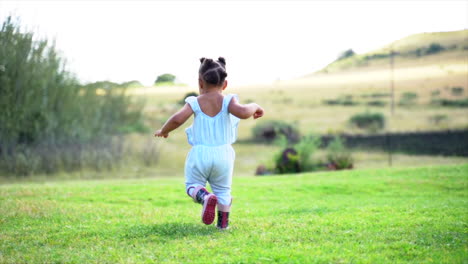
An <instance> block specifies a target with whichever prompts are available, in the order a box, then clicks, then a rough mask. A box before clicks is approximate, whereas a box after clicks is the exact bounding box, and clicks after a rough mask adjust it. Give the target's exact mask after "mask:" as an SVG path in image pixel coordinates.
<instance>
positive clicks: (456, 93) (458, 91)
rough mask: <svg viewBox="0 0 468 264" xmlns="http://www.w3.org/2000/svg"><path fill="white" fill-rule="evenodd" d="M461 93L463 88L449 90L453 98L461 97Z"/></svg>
mask: <svg viewBox="0 0 468 264" xmlns="http://www.w3.org/2000/svg"><path fill="white" fill-rule="evenodd" d="M463 91H464V89H463V87H452V89H451V92H452V94H453V95H455V96H460V95H462V94H463Z"/></svg>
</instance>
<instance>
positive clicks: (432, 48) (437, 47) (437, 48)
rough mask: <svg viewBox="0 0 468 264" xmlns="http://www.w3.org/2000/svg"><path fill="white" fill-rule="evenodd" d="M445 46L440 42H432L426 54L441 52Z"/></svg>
mask: <svg viewBox="0 0 468 264" xmlns="http://www.w3.org/2000/svg"><path fill="white" fill-rule="evenodd" d="M444 49H445V48H444V47H443V46H442V45H440V44H439V43H431V45H429V47H428V48H427V50H426V52H425V53H426V54H427V55H429V54H435V53H439V52H441V51H443V50H444Z"/></svg>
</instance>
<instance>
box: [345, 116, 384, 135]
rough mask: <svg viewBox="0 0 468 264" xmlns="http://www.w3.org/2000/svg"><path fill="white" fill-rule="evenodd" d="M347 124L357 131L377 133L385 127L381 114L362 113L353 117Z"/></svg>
mask: <svg viewBox="0 0 468 264" xmlns="http://www.w3.org/2000/svg"><path fill="white" fill-rule="evenodd" d="M349 122H350V124H351V126H354V127H357V128H359V129H363V130H367V131H369V132H377V131H379V130H382V129H383V128H384V127H385V116H384V115H383V114H381V113H371V112H363V113H358V114H356V115H353V116H352V117H351V118H350V119H349Z"/></svg>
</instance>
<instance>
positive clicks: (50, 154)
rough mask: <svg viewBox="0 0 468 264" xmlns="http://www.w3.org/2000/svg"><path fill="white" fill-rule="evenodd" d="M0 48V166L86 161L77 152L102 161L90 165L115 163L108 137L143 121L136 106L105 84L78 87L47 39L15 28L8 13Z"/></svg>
mask: <svg viewBox="0 0 468 264" xmlns="http://www.w3.org/2000/svg"><path fill="white" fill-rule="evenodd" d="M0 47H1V49H0V59H1V61H0V63H1V64H2V67H1V70H0V109H2V111H1V112H0V124H1V125H0V170H1V171H3V172H5V173H12V174H21V175H23V174H31V173H36V172H46V173H52V172H55V171H57V170H62V169H63V170H74V169H76V168H81V167H82V166H87V165H86V164H88V163H86V162H82V161H83V159H82V158H81V157H88V156H92V157H90V158H89V162H90V164H94V165H96V166H94V165H91V166H94V167H96V168H101V167H109V166H108V165H104V166H101V165H98V163H99V164H104V163H105V162H104V161H103V159H104V158H106V159H107V160H108V161H111V162H118V161H119V159H118V158H116V157H115V156H112V155H113V154H112V153H111V151H114V150H115V149H114V145H115V144H120V141H119V142H115V141H114V140H113V139H112V138H113V136H114V135H118V134H119V131H121V129H122V128H125V127H130V126H139V127H140V128H142V127H144V125H143V118H142V108H143V106H144V105H143V104H139V105H135V104H132V102H131V99H130V97H128V96H126V95H125V90H124V89H110V88H111V85H113V83H110V82H102V83H101V84H99V85H98V84H94V85H85V86H83V85H80V84H79V82H78V81H77V80H76V79H75V78H74V77H73V75H72V74H71V73H69V72H68V71H67V70H66V68H65V66H66V65H65V62H64V59H62V58H61V57H60V56H59V55H58V53H57V51H56V49H55V47H54V46H53V45H52V46H51V45H49V44H48V42H47V40H36V38H35V37H34V36H33V33H31V32H26V33H23V32H22V30H21V29H20V27H19V25H17V24H15V23H14V22H13V21H12V19H11V17H8V18H7V20H6V21H5V22H4V23H3V24H2V27H1V30H0ZM103 84H107V85H109V87H108V89H103V88H102V85H103ZM99 86H101V87H99ZM117 147H118V146H117ZM115 151H117V152H116V153H115V155H120V154H121V152H119V151H118V150H115ZM109 153H110V154H109ZM77 155H80V157H78V156H77ZM109 155H110V156H109ZM25 160H28V161H31V164H30V165H27V164H25V163H24V161H25ZM106 162H107V161H106ZM77 163H79V164H77Z"/></svg>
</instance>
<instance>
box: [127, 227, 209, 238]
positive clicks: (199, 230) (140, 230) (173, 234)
mask: <svg viewBox="0 0 468 264" xmlns="http://www.w3.org/2000/svg"><path fill="white" fill-rule="evenodd" d="M215 232H217V230H216V228H215V227H214V226H213V225H209V226H206V225H203V224H201V223H161V224H154V225H137V226H132V227H130V228H128V229H127V230H126V231H125V234H124V235H123V237H124V238H127V239H131V238H144V237H149V236H162V237H166V238H170V239H178V238H183V237H190V236H205V235H210V234H213V233H215Z"/></svg>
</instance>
